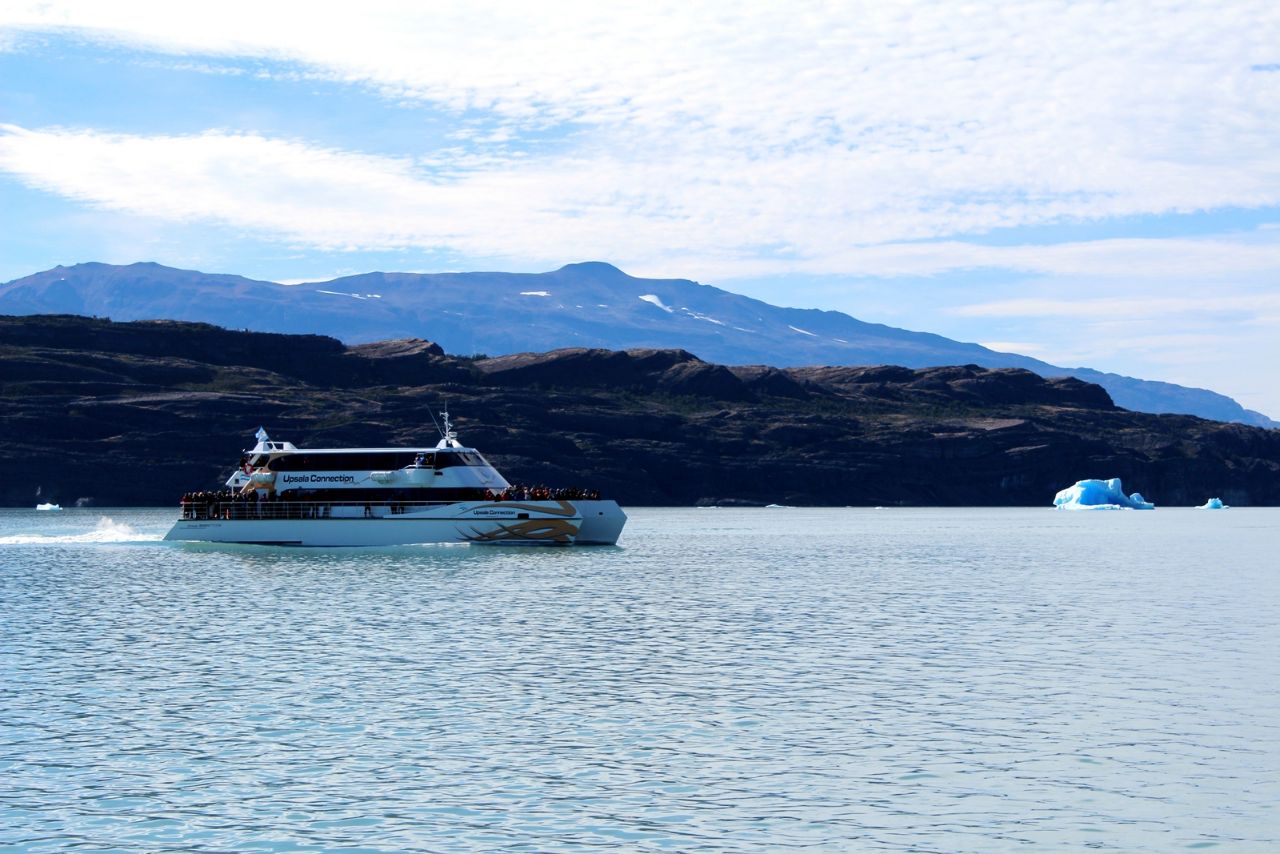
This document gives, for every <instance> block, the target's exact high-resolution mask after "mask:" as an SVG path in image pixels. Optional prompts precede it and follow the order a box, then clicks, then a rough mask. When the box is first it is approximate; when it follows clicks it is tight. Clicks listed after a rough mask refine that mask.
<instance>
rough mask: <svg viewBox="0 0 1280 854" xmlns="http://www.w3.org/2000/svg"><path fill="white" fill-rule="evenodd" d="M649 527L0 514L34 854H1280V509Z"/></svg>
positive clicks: (15, 751)
mask: <svg viewBox="0 0 1280 854" xmlns="http://www.w3.org/2000/svg"><path fill="white" fill-rule="evenodd" d="M629 512H630V515H631V521H630V523H629V524H628V526H627V529H626V531H625V532H624V534H623V539H622V540H621V545H620V546H619V547H617V548H595V549H590V548H581V549H507V550H504V549H501V548H484V547H469V546H420V547H402V548H398V549H385V550H376V551H367V552H362V551H356V550H302V549H298V550H290V549H273V548H262V547H214V546H196V545H176V544H171V543H162V542H159V538H160V537H161V536H162V535H163V532H164V531H165V530H166V529H167V526H168V523H169V521H170V520H171V519H172V517H173V515H174V514H173V511H171V510H143V511H139V510H119V511H104V510H74V511H63V512H62V513H36V512H35V511H17V510H9V511H0V848H3V849H4V850H13V851H46V850H47V851H64V850H70V849H77V848H80V849H84V850H93V851H105V850H122V851H167V850H173V851H178V850H181V851H321V850H324V851H336V850H360V851H399V850H421V851H441V852H451V851H460V850H486V851H487V850H495V849H503V850H508V851H547V850H567V849H570V848H576V847H582V846H590V847H597V848H603V849H610V848H612V849H616V850H627V851H632V850H691V849H695V848H697V849H703V850H710V851H762V850H777V849H783V848H789V847H811V848H814V849H816V850H853V851H863V850H891V851H921V852H925V851H940V852H956V851H974V852H989V851H1005V850H1019V851H1021V850H1026V849H1027V848H1028V846H1036V847H1039V848H1042V849H1045V850H1079V849H1084V848H1097V849H1104V850H1113V851H1126V852H1129V851H1159V852H1168V851H1175V850H1183V849H1187V850H1196V849H1201V848H1215V847H1216V848H1218V849H1219V850H1222V851H1230V852H1235V851H1275V850H1280V806H1278V805H1280V561H1278V560H1277V551H1278V549H1280V510H1276V509H1232V510H1227V511H1217V512H1212V511H1193V510H1190V509H1171V508H1162V509H1159V510H1156V511H1154V512H1120V513H1065V512H1055V511H1053V510H1051V509H1048V508H1046V509H1042V510H1041V509H1036V510H1028V509H1002V510H897V509H894V510H883V511H875V510H869V509H868V510H839V509H824V510H801V509H776V510H763V509H760V510H729V509H714V510H692V509H679V510H675V509H633V510H631V511H629ZM6 846H7V847H6Z"/></svg>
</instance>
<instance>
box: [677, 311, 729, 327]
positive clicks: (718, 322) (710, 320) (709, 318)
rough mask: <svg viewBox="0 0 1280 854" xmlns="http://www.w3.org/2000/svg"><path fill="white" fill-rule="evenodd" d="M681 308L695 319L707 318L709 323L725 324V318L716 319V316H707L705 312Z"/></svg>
mask: <svg viewBox="0 0 1280 854" xmlns="http://www.w3.org/2000/svg"><path fill="white" fill-rule="evenodd" d="M680 310H681V311H683V312H684V313H685V314H687V315H689V316H690V317H692V318H693V319H694V320H705V321H706V322H707V323H714V324H715V325H716V326H724V325H725V323H724V321H723V320H716V319H715V318H714V317H707V316H706V315H705V314H698V312H696V311H691V310H689V309H687V308H682V309H680Z"/></svg>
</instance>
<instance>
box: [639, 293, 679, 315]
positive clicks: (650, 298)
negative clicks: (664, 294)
mask: <svg viewBox="0 0 1280 854" xmlns="http://www.w3.org/2000/svg"><path fill="white" fill-rule="evenodd" d="M640 299H642V300H644V301H645V302H647V303H649V305H656V306H657V307H658V308H660V309H662V310H663V311H665V312H666V313H667V314H673V313H674V312H675V309H674V308H670V307H669V306H667V305H666V304H665V303H664V302H663V301H662V300H661V299H659V298H658V295H657V294H641V295H640Z"/></svg>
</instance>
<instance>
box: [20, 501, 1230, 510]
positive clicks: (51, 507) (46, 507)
mask: <svg viewBox="0 0 1280 854" xmlns="http://www.w3.org/2000/svg"><path fill="white" fill-rule="evenodd" d="M1218 503H1219V504H1221V503H1222V502H1218ZM36 509H37V510H61V509H62V505H61V504H50V503H48V502H42V503H40V504H37V505H36Z"/></svg>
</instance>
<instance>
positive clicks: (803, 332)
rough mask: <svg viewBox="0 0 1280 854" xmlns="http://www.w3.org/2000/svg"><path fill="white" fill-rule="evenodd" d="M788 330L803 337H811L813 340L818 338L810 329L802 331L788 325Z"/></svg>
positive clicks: (797, 327)
mask: <svg viewBox="0 0 1280 854" xmlns="http://www.w3.org/2000/svg"><path fill="white" fill-rule="evenodd" d="M787 328H788V329H790V330H791V331H792V332H799V333H800V334H801V335H809V336H811V337H813V338H817V337H818V335H817V333H816V332H810V331H809V330H808V329H801V328H800V327H799V326H792V325H791V324H787Z"/></svg>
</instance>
